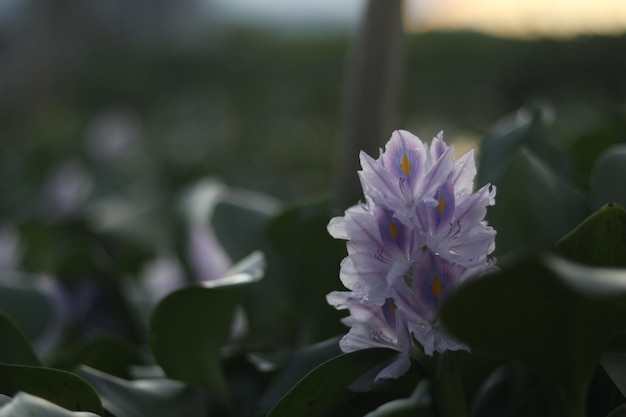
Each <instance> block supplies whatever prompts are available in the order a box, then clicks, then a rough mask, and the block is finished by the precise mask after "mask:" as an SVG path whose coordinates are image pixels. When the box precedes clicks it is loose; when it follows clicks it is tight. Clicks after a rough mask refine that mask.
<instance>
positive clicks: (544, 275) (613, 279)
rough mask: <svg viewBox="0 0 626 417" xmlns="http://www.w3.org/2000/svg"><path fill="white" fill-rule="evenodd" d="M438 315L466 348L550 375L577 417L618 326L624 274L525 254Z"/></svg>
mask: <svg viewBox="0 0 626 417" xmlns="http://www.w3.org/2000/svg"><path fill="white" fill-rule="evenodd" d="M440 314H441V318H442V321H443V323H444V325H445V326H446V328H447V329H448V330H449V331H450V332H451V333H452V334H453V335H455V336H457V337H458V338H459V339H461V340H463V341H465V342H466V343H468V344H469V345H470V347H471V348H472V350H475V351H477V352H478V351H482V352H485V353H489V354H492V355H495V356H498V357H502V358H509V359H514V360H518V361H520V362H522V363H524V364H526V365H529V366H531V367H533V368H534V369H536V370H537V371H538V372H540V373H542V374H544V375H545V376H547V377H548V378H550V379H551V380H552V381H553V382H554V383H556V384H557V385H558V386H559V388H560V389H561V392H562V394H563V395H564V398H566V399H567V404H568V406H569V407H570V412H571V413H572V416H576V417H578V416H579V415H583V414H580V413H581V412H582V411H583V410H584V399H585V395H586V389H587V385H588V383H589V381H590V379H591V376H592V375H593V372H594V370H595V368H596V367H597V365H598V363H599V361H600V358H601V356H602V353H603V351H604V350H605V349H606V348H607V346H608V345H609V342H610V340H611V338H612V337H613V336H614V335H616V334H617V333H618V332H621V331H623V330H624V329H626V272H625V271H623V270H613V269H601V268H591V267H584V266H581V265H578V264H573V263H571V262H568V261H566V260H563V259H560V258H555V257H543V258H532V259H526V260H523V261H520V262H518V263H517V264H515V265H513V266H512V267H510V268H507V269H503V270H501V271H499V272H496V273H492V274H488V275H486V276H484V277H481V278H477V279H474V280H471V281H469V282H467V283H466V284H465V285H463V286H462V287H461V288H459V290H458V291H457V292H455V293H454V294H451V295H450V297H449V298H448V299H446V301H445V302H444V303H443V305H442V308H441V310H440ZM577 413H578V414H577Z"/></svg>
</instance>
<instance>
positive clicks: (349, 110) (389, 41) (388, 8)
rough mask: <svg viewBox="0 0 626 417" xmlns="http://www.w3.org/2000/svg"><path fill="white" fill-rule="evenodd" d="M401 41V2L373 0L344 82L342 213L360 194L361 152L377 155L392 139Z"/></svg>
mask: <svg viewBox="0 0 626 417" xmlns="http://www.w3.org/2000/svg"><path fill="white" fill-rule="evenodd" d="M402 41H403V30H402V0H369V1H368V4H367V8H366V12H365V15H364V20H363V23H362V25H361V29H360V32H359V35H358V38H357V41H356V44H355V46H354V49H353V51H352V52H351V54H350V56H349V58H348V59H349V61H348V65H347V71H346V76H345V82H344V83H345V84H344V85H345V90H344V96H343V108H342V112H343V113H342V118H341V126H340V141H339V143H338V146H337V149H336V159H335V172H334V175H333V177H332V178H333V184H332V193H333V205H334V207H336V208H341V209H343V208H345V207H346V206H348V205H349V204H352V203H354V202H355V200H356V199H358V198H359V196H360V191H359V189H360V187H359V180H358V176H357V170H358V169H359V152H360V151H361V150H363V151H365V152H367V153H369V154H370V155H372V156H376V155H378V149H379V148H381V147H382V146H383V145H384V143H386V142H387V140H388V139H389V138H390V137H391V132H392V130H393V123H394V122H395V116H396V110H397V107H398V99H399V87H400V77H401V68H402V61H403V59H402V56H403V42H402Z"/></svg>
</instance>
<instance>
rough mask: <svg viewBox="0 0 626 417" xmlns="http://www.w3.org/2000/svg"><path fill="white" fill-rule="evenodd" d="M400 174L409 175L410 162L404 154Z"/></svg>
mask: <svg viewBox="0 0 626 417" xmlns="http://www.w3.org/2000/svg"><path fill="white" fill-rule="evenodd" d="M402 172H404V175H409V174H410V173H411V161H409V157H408V156H406V154H404V156H403V157H402Z"/></svg>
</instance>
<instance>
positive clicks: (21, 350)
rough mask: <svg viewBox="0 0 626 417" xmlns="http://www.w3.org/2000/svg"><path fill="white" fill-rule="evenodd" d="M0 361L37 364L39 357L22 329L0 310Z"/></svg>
mask: <svg viewBox="0 0 626 417" xmlns="http://www.w3.org/2000/svg"><path fill="white" fill-rule="evenodd" d="M0 340H2V343H0V362H6V363H13V364H19V365H39V364H40V362H39V358H38V357H37V355H36V354H35V352H34V351H33V349H32V347H31V346H30V344H29V343H28V340H26V337H25V336H24V334H23V333H22V331H21V330H20V329H19V328H18V327H17V325H16V324H15V322H14V321H13V320H11V319H10V318H9V317H8V316H7V315H6V314H4V313H1V312H0Z"/></svg>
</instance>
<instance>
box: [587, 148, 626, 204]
mask: <svg viewBox="0 0 626 417" xmlns="http://www.w3.org/2000/svg"><path fill="white" fill-rule="evenodd" d="M624 178H626V145H617V146H613V147H611V148H609V149H607V150H606V151H605V152H604V153H603V154H602V155H600V156H599V157H598V159H597V160H596V162H595V164H594V167H593V171H592V173H591V181H590V188H591V205H592V207H593V208H599V207H601V206H603V205H605V204H608V203H618V204H621V205H622V207H626V187H624V183H623V179H624Z"/></svg>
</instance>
